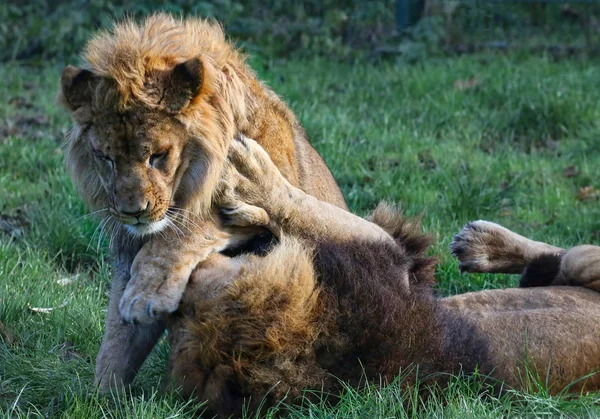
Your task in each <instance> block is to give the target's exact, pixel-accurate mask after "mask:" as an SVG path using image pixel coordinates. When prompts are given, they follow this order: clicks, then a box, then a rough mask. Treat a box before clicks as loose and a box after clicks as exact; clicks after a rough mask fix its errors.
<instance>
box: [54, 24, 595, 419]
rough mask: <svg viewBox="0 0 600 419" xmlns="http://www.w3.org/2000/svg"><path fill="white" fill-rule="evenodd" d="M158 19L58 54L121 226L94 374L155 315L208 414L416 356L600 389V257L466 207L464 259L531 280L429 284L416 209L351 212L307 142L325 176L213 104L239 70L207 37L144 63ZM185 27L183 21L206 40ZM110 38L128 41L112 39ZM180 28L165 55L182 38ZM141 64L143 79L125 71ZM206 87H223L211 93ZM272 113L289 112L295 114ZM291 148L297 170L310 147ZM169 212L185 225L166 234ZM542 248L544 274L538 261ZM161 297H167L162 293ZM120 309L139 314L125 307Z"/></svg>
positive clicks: (494, 374)
mask: <svg viewBox="0 0 600 419" xmlns="http://www.w3.org/2000/svg"><path fill="white" fill-rule="evenodd" d="M152 19H158V20H157V21H156V22H159V23H160V22H164V21H169V22H174V23H173V25H175V29H173V33H179V32H178V30H180V28H179V26H177V25H181V24H182V23H181V22H177V21H174V20H169V19H170V18H168V17H165V16H164V15H160V16H158V17H155V18H151V19H149V20H148V21H147V22H146V23H145V26H141V27H139V26H135V25H133V24H131V23H127V24H124V25H122V26H117V27H116V29H115V35H114V36H112V35H111V36H109V35H102V36H100V37H98V38H96V39H95V40H93V41H92V42H91V43H90V45H89V47H88V52H87V57H88V58H87V60H88V64H87V67H89V68H87V69H84V70H77V69H74V68H70V67H69V68H67V69H66V70H65V72H64V73H63V80H62V88H63V97H64V101H65V103H66V104H67V106H68V107H69V109H71V110H72V111H73V114H74V116H75V119H76V121H77V126H76V129H75V131H74V132H73V134H72V135H71V136H70V138H69V139H68V143H67V151H68V153H67V159H68V162H69V163H70V164H69V165H70V167H71V169H72V173H73V174H74V178H75V180H76V181H79V189H80V191H82V194H83V195H84V197H86V198H87V200H88V202H90V203H91V204H93V206H94V208H95V209H97V210H100V211H102V210H104V209H105V208H106V211H109V212H110V213H111V214H113V216H114V217H117V220H119V221H120V222H121V223H123V224H124V226H125V227H123V229H122V230H120V232H119V236H118V238H117V244H116V245H115V246H114V251H115V256H116V258H117V264H116V267H115V274H114V275H115V279H116V281H115V283H114V284H113V290H112V292H111V301H110V307H109V314H108V318H107V331H106V334H105V338H104V341H103V344H102V347H101V350H100V355H99V357H98V362H97V373H98V381H99V384H100V385H101V386H106V387H108V386H109V385H110V384H111V382H110V381H111V380H113V379H114V380H116V381H117V382H118V383H127V382H129V381H130V380H131V378H132V377H133V375H134V374H135V371H136V370H137V368H139V366H140V364H141V362H142V361H143V359H144V358H145V356H146V355H147V353H148V352H149V350H150V349H151V348H152V346H153V345H154V343H155V342H156V340H157V339H158V337H159V336H160V335H161V334H162V332H163V330H164V327H165V325H166V327H168V328H169V342H170V345H171V359H170V375H171V377H172V379H173V384H174V385H175V386H177V387H181V388H182V389H183V392H184V394H188V395H194V396H195V397H196V398H198V399H199V400H207V401H208V407H209V408H210V410H212V411H213V412H216V413H218V414H221V415H229V414H236V413H239V412H240V411H241V409H242V406H243V404H244V403H249V404H250V405H251V407H253V408H260V407H261V406H263V407H264V406H269V405H271V404H272V403H274V402H276V401H278V400H281V399H282V398H284V397H286V396H287V397H288V400H290V401H294V400H296V398H298V397H300V396H301V395H302V394H303V390H323V391H324V394H332V395H335V394H337V393H339V391H340V390H341V388H342V386H343V383H349V384H350V385H357V384H358V383H359V382H360V381H361V380H363V379H365V378H366V379H368V380H369V381H372V382H384V383H385V382H389V381H391V380H392V379H394V377H395V376H397V375H398V373H399V372H400V371H407V370H408V369H410V367H411V366H416V367H418V368H415V370H414V371H413V374H411V375H409V376H407V379H406V380H405V384H410V383H411V382H414V380H416V379H418V380H419V381H422V380H425V379H428V378H429V379H431V380H435V381H438V382H443V380H444V378H443V377H444V376H446V374H440V373H457V372H459V371H465V372H467V373H469V372H473V371H476V370H477V371H478V372H479V373H480V374H481V375H483V376H487V377H490V378H491V379H494V380H497V381H498V382H499V383H501V384H500V385H504V384H506V385H508V386H510V387H514V388H524V389H527V388H528V386H529V385H531V382H530V380H531V379H537V380H539V382H541V383H544V384H545V385H547V386H548V391H550V392H551V393H558V392H560V391H563V390H565V389H567V390H569V391H573V392H580V391H596V390H598V389H599V388H600V374H596V373H595V372H596V371H597V370H598V368H599V367H600V294H599V293H598V292H596V291H595V290H594V288H595V287H596V282H595V281H597V280H598V275H596V276H595V277H594V275H592V274H590V272H592V273H593V272H596V273H597V272H598V271H599V269H597V267H595V268H592V269H591V270H589V269H588V270H586V269H585V266H587V265H586V264H585V260H583V261H582V260H581V259H577V260H579V262H580V263H575V264H569V261H570V260H571V259H569V252H565V251H563V250H562V249H558V248H555V247H552V246H549V245H546V244H543V243H538V242H533V241H531V240H528V239H525V238H523V237H521V236H518V235H516V234H515V233H512V232H510V231H508V230H506V229H504V228H502V227H500V226H497V225H495V224H492V223H487V222H476V223H471V224H468V225H467V226H466V227H465V229H463V231H462V232H461V233H459V234H458V235H457V236H456V238H455V241H454V242H453V244H452V250H453V252H454V253H455V255H457V257H458V258H459V260H460V263H461V265H460V266H461V268H462V269H464V270H466V271H481V272H484V271H485V272H497V271H498V272H499V271H502V272H522V271H524V273H523V279H522V284H523V285H524V286H529V287H528V288H518V289H504V290H488V291H480V292H473V293H468V294H463V295H457V296H453V297H446V298H439V297H437V296H436V295H435V293H434V291H433V288H432V286H433V285H434V283H435V280H434V267H435V260H434V259H432V258H430V257H428V256H426V252H427V249H428V247H429V245H430V240H429V239H428V238H427V237H425V236H423V235H422V233H421V232H420V225H419V223H418V222H417V221H416V220H412V219H407V218H404V217H403V216H402V214H401V212H400V211H399V210H398V209H397V208H396V207H393V206H390V205H387V204H381V205H380V206H379V207H377V209H376V210H375V211H374V212H373V213H372V214H371V216H370V217H369V218H368V219H363V218H360V217H358V216H355V215H353V214H351V213H350V212H348V211H346V210H345V209H344V208H343V201H342V200H341V198H340V195H338V194H339V190H338V189H337V187H336V186H335V184H334V183H332V182H333V181H332V180H331V179H332V178H331V177H330V175H329V172H327V171H326V169H325V168H324V167H323V166H322V161H321V160H320V159H316V161H317V163H315V164H317V166H318V167H320V168H321V169H320V170H322V172H321V173H325V174H327V176H325V179H326V181H323V183H322V185H325V186H326V187H321V188H317V187H312V186H311V185H312V183H311V182H313V181H307V180H306V178H304V181H303V180H302V179H303V178H302V177H298V178H294V176H293V173H294V171H293V170H292V171H291V173H292V175H290V171H289V166H286V164H285V161H284V162H283V163H282V161H281V160H278V156H279V157H280V156H281V155H280V154H278V153H277V152H274V151H273V149H269V147H273V143H272V142H269V141H267V140H265V138H264V137H261V136H260V135H259V136H258V138H259V140H260V141H257V142H255V141H253V140H251V139H248V138H247V136H252V134H251V133H250V132H249V131H246V130H244V129H241V128H239V126H241V125H243V124H242V122H240V121H242V120H244V118H241V117H240V115H236V114H235V112H241V111H240V107H238V108H235V109H236V111H233V110H232V109H233V106H232V105H231V104H230V103H229V104H227V106H225V105H224V103H225V102H223V101H224V100H225V99H224V97H226V96H227V89H232V87H231V86H229V85H228V84H227V83H230V82H231V81H232V80H236V78H238V77H241V76H240V75H239V74H238V73H237V72H234V71H233V69H231V68H229V67H227V66H225V67H222V66H217V67H216V68H217V69H220V70H216V69H215V67H211V66H214V65H215V64H214V62H216V59H215V58H207V57H211V56H210V55H208V56H205V55H203V54H204V51H203V52H202V53H200V52H198V54H200V55H201V56H202V59H201V60H196V59H194V57H188V56H184V57H182V58H181V59H170V60H168V59H166V58H165V59H164V60H158V59H157V60H156V61H152V59H149V60H148V59H146V58H144V56H142V57H141V58H139V60H138V59H137V58H136V57H138V55H136V54H137V52H138V51H139V50H140V48H141V47H140V45H145V44H146V43H147V44H148V45H150V47H152V48H154V46H155V45H162V44H161V43H160V42H157V41H156V42H154V41H148V40H146V39H145V38H143V37H142V38H136V37H135V35H136V34H138V35H139V31H140V28H146V29H145V31H146V32H144V33H147V36H148V37H149V39H153V37H156V36H158V34H159V32H158V30H159V29H160V30H165V28H164V27H163V26H160V25H159V26H156V27H155V26H153V24H151V23H152V22H154V21H153V20H152ZM149 22H150V23H149ZM193 22H196V23H194V25H200V26H202V25H205V23H197V22H200V21H195V20H194V21H193ZM183 25H184V26H186V25H188V23H187V22H185V23H184V24H183ZM194 25H192V26H193V27H194V28H195V29H194V30H191V32H190V33H188V34H187V35H186V36H191V35H190V34H192V35H193V36H194V37H195V38H194V39H202V36H201V34H200V32H198V31H199V29H198V27H197V26H194ZM209 26H210V25H209ZM186 27H187V26H186ZM210 27H212V26H210ZM177 28H179V29H177ZM136 31H137V32H136ZM167 32H168V31H167ZM123 37H132V40H131V45H129V44H128V45H129V48H130V49H124V50H123V51H121V49H120V48H117V46H118V45H121V44H120V43H119V42H118V41H119V40H120V39H121V38H123ZM176 39H177V38H175V39H174V40H173V43H172V44H168V46H164V49H165V54H166V52H173V51H174V52H175V53H177V45H178V44H177V42H176ZM198 42H200V41H198ZM97 44H100V45H102V47H103V48H107V49H108V50H110V51H112V53H111V55H106V56H104V55H103V56H102V60H105V61H107V62H108V63H116V64H115V66H114V68H113V67H111V65H109V64H107V63H106V62H105V61H102V60H101V61H98V62H97V61H95V60H96V58H93V57H97V55H96V53H97V48H96V47H94V45H97ZM107 45H112V46H113V47H114V48H112V49H110V48H108V47H107ZM154 58H156V57H154ZM196 58H197V57H196ZM185 60H187V61H185ZM190 60H191V61H190ZM180 61H181V62H180ZM152 66H156V68H155V69H154V70H148V69H147V68H154V67H152ZM107 69H110V70H107ZM115 69H120V70H121V72H120V73H116V72H115V71H116V70H115ZM211 72H214V73H218V74H219V76H218V77H217V76H215V75H214V74H213V75H210V74H211ZM139 74H143V75H144V76H143V77H142V78H141V79H140V80H139V83H138V84H132V83H129V82H127V83H125V82H123V80H125V81H127V80H130V79H132V80H137V78H136V77H134V76H132V75H139ZM197 74H200V76H199V77H194V75H197ZM204 74H207V76H206V78H205V76H204ZM116 75H118V77H116ZM209 75H210V76H209ZM120 77H121V78H120ZM213 77H215V78H219V79H220V80H221V82H222V84H220V85H219V84H218V83H216V82H215V81H214V80H215V79H213ZM198 79H200V80H202V83H198ZM211 80H212V81H211ZM252 80H254V79H252ZM209 81H210V82H209ZM205 83H209V84H208V86H207V87H204V86H205ZM253 83H254V82H252V81H247V84H248V85H251V86H252V85H253ZM256 83H258V82H256ZM234 84H235V83H234ZM198 85H200V86H203V87H202V88H198ZM217 88H218V89H222V90H223V92H222V93H220V94H217V93H216V90H211V89H217ZM136 89H137V90H136ZM204 89H206V90H204ZM263 89H264V88H263ZM261 91H263V92H268V90H261ZM209 92H210V93H209ZM269 95H270V96H269ZM269 95H267V96H268V97H270V98H273V97H274V96H273V94H272V93H269ZM236 97H237V96H236ZM276 103H278V104H279V105H278V106H280V107H283V104H281V102H276ZM238 105H239V103H238ZM241 108H243V107H241ZM245 109H246V111H247V110H248V109H249V108H248V107H246V108H245ZM282 109H286V112H289V111H287V108H284V107H283V108H282ZM262 111H264V109H263V110H262ZM262 111H261V112H262ZM227 112H229V113H227ZM255 112H258V111H255ZM275 114H276V113H275ZM217 115H218V117H217ZM245 115H246V117H247V118H250V117H256V114H245ZM277 115H279V114H277ZM219 118H223V120H221V119H219ZM240 118H241V119H240ZM270 118H271V119H269V120H272V123H273V124H277V123H279V124H282V126H283V128H284V129H289V127H290V125H289V121H290V120H289V119H288V118H286V119H285V120H281V119H277V118H276V117H274V116H273V115H271V117H270ZM213 119H214V120H216V121H217V122H214V124H216V125H219V126H220V128H224V126H225V125H227V124H225V122H227V121H229V123H230V124H231V126H230V130H229V131H228V134H230V135H231V136H230V137H225V136H224V135H225V134H224V132H225V131H227V130H226V129H223V130H222V131H223V132H222V131H221V130H216V131H210V130H209V131H203V130H206V129H207V128H206V127H208V126H211V124H212V123H213V122H211V121H213ZM269 120H267V119H263V121H262V124H269V122H268V121H269ZM194 121H196V122H194ZM198 121H200V122H202V123H200V122H198ZM223 121H225V122H223ZM293 121H295V119H294V120H293ZM246 122H248V121H247V120H246ZM294 123H295V122H294ZM223 124H225V125H223ZM236 124H239V126H238V125H236ZM236 126H238V128H237V129H236V128H234V127H236ZM261 126H262V127H263V130H264V129H266V128H265V127H264V126H263V125H261ZM286 127H287V128H286ZM213 128H214V125H213ZM298 129H299V128H298ZM261 132H263V131H261V130H259V134H260V133H261ZM294 132H301V131H294ZM213 134H219V135H217V138H216V139H215V138H212V137H211V135H213ZM221 134H222V136H220V135H221ZM245 134H246V135H245ZM276 135H278V134H274V136H273V137H269V138H275V137H276ZM283 137H284V138H292V139H296V137H294V136H292V137H285V136H283ZM302 138H303V137H302ZM233 139H235V140H233ZM182 140H183V141H182ZM294 141H295V140H294ZM215 144H216V145H215ZM292 144H294V145H296V146H297V142H292ZM303 144H305V145H304V146H302V147H304V150H305V152H306V150H312V149H310V148H309V146H308V145H307V143H303ZM261 145H262V146H263V147H264V148H263V147H261ZM275 148H276V149H278V148H277V147H275ZM215 150H216V151H215ZM211 153H213V154H211ZM215 153H216V154H218V157H216V154H215ZM307 153H308V152H307ZM311 153H314V151H312V152H311ZM299 154H302V153H299ZM292 155H295V156H296V160H293V159H292V160H290V161H291V162H292V164H291V166H292V167H295V166H301V165H302V164H303V163H302V162H304V164H306V161H305V160H302V159H298V157H297V155H296V154H292ZM313 156H316V154H313ZM315 158H316V157H315ZM284 160H285V159H284ZM212 166H215V167H216V166H218V169H217V168H215V167H212ZM286 168H287V169H286ZM298 172H300V170H298ZM306 173H308V172H306ZM124 174H126V175H124ZM321 176H324V175H321ZM303 182H307V183H306V184H303ZM182 185H187V186H186V187H184V186H182ZM203 188H209V189H204V190H203ZM327 188H329V189H330V190H331V191H333V192H332V196H327V192H326V189H327ZM140 190H141V191H142V192H144V193H142V192H140ZM149 191H152V193H150V192H149ZM169 193H171V195H169ZM205 194H210V198H206V197H205V196H203V195H205ZM327 198H330V199H329V202H326V199H327ZM190 200H191V201H190ZM144 205H145V206H144ZM161 208H163V209H161ZM214 208H220V211H219V212H217V210H216V209H214ZM182 210H183V211H182ZM177 211H180V212H177ZM190 212H191V214H193V216H192V215H189V214H190ZM185 214H187V216H184V215H185ZM166 216H169V218H167V217H166ZM176 217H180V218H176ZM163 219H167V220H170V222H173V223H179V224H175V227H177V226H182V227H181V228H179V229H178V228H175V227H173V226H171V229H170V230H171V231H168V230H169V229H168V228H166V227H165V226H167V225H168V226H170V224H168V222H163V221H162V220H163ZM157 223H159V224H157ZM160 223H163V224H165V225H161V224H160ZM119 225H120V224H119ZM120 228H121V227H120ZM183 228H185V230H183ZM239 228H241V229H239ZM247 232H251V233H247ZM256 232H259V233H260V234H265V232H270V233H271V234H273V236H274V237H275V239H274V240H272V241H270V242H269V243H266V244H265V245H264V246H261V249H260V250H261V252H260V254H253V253H244V252H242V253H240V252H230V251H228V249H230V248H231V247H232V246H233V247H235V246H238V245H239V241H240V240H242V239H241V238H243V237H248V236H249V235H253V234H256ZM132 233H133V234H132ZM177 233H178V234H177ZM161 234H166V236H165V237H167V238H168V239H166V238H165V237H162V236H161ZM596 249H597V248H596ZM589 250H590V249H589V248H588V251H589ZM596 254H597V253H596ZM584 255H585V256H584V257H589V255H590V253H589V252H587V253H586V252H584ZM575 256H577V255H575ZM579 257H580V258H581V253H580V254H579ZM544 258H547V259H549V260H551V261H552V262H553V264H552V265H551V266H552V269H551V271H552V272H545V271H544V270H543V268H544V267H545V266H547V265H544V264H543V263H541V262H540V261H542V260H544ZM596 261H597V259H596ZM596 265H597V263H596ZM130 271H131V279H130ZM586 272H587V273H586ZM139 277H142V278H144V281H141V282H142V283H143V285H142V286H141V287H139V286H138V284H137V282H138V278H139ZM157 278H158V280H157ZM540 278H541V279H540ZM548 278H550V279H548ZM127 281H129V282H127ZM156 284H158V285H156ZM555 284H563V285H583V286H556V285H555ZM532 285H547V286H543V287H532ZM590 288H591V289H590ZM129 290H134V291H133V292H129ZM165 295H166V296H167V297H168V298H166V300H167V301H168V302H169V304H168V305H166V306H164V307H161V306H158V308H159V309H158V310H157V307H156V306H154V304H155V303H156V304H159V303H160V302H161V301H163V300H165V298H163V297H164V296H165ZM157 296H158V297H159V298H156V297H157ZM140 299H141V300H142V301H143V302H144V304H143V306H142V308H141V309H140V308H139V307H138V304H137V303H138V302H139V301H140ZM119 303H120V309H119ZM173 306H175V308H173ZM175 310H176V311H175ZM119 312H120V313H121V315H122V316H123V317H124V318H125V319H127V320H136V321H138V322H146V323H143V324H141V325H139V324H138V325H132V324H122V323H121V321H120V316H119ZM167 313H168V315H166V316H165V314H167ZM493 382H495V381H493Z"/></svg>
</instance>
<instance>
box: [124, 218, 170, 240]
mask: <svg viewBox="0 0 600 419" xmlns="http://www.w3.org/2000/svg"><path fill="white" fill-rule="evenodd" d="M124 225H125V228H126V229H127V231H128V232H129V233H131V234H133V235H135V236H147V235H149V234H154V233H157V232H159V231H161V230H162V229H164V228H165V227H166V226H167V225H168V221H167V217H162V218H161V219H160V220H157V221H149V222H142V221H139V220H137V222H135V223H127V224H124Z"/></svg>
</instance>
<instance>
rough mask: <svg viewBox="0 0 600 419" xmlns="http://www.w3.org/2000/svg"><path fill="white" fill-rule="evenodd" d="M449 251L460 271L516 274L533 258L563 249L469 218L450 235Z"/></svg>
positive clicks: (497, 225)
mask: <svg viewBox="0 0 600 419" xmlns="http://www.w3.org/2000/svg"><path fill="white" fill-rule="evenodd" d="M450 250H451V252H452V254H453V255H454V256H456V257H457V258H458V260H459V265H458V267H459V269H460V270H461V272H482V273H483V272H489V273H507V274H520V273H521V272H523V270H524V269H525V267H526V266H527V265H528V264H529V263H530V262H531V261H532V260H534V259H536V258H539V257H540V256H543V255H547V254H552V255H555V254H560V253H562V252H564V250H563V249H561V248H559V247H555V246H551V245H549V244H546V243H542V242H536V241H534V240H530V239H528V238H526V237H523V236H521V235H519V234H517V233H514V232H512V231H510V230H509V229H507V228H504V227H502V226H501V225H499V224H495V223H491V222H489V221H483V220H480V221H473V222H470V223H468V224H467V225H465V226H464V227H463V229H462V230H461V231H460V232H459V233H458V234H457V235H456V236H454V240H453V241H452V243H451V244H450Z"/></svg>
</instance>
